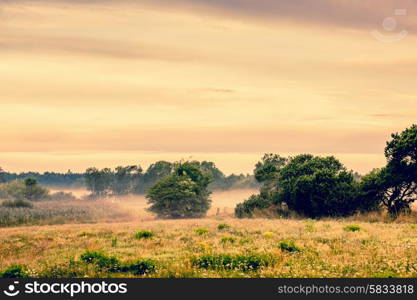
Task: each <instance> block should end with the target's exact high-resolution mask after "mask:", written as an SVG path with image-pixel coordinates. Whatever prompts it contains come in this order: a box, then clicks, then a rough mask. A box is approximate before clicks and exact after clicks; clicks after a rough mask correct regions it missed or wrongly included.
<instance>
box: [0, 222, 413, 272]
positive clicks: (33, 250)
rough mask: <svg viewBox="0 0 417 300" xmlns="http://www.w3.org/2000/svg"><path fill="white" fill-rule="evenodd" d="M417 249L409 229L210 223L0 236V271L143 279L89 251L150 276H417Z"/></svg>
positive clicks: (44, 229) (46, 229) (75, 227)
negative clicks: (149, 265) (148, 264)
mask: <svg viewBox="0 0 417 300" xmlns="http://www.w3.org/2000/svg"><path fill="white" fill-rule="evenodd" d="M219 225H220V226H219ZM351 225H354V226H351ZM139 231H150V232H152V233H153V234H154V235H153V236H151V237H148V238H146V237H145V238H137V236H136V234H137V233H138V232H139ZM145 236H146V235H145ZM416 250H417V226H416V225H415V224H409V223H401V224H400V223H395V224H386V223H365V222H356V223H355V224H352V223H351V222H348V221H333V220H332V221H312V220H269V219H251V220H237V219H233V218H219V217H212V218H207V219H199V220H169V221H159V220H151V221H143V222H127V223H99V224H66V225H53V226H31V227H15V228H3V229H0V269H5V268H7V267H9V266H10V265H14V264H19V265H23V266H24V268H25V269H26V272H27V273H28V274H30V276H35V277H36V276H38V277H39V276H41V277H125V276H127V277H132V276H134V277H138V275H134V274H132V273H128V272H124V271H109V269H108V268H107V269H106V268H97V267H96V266H95V265H91V264H85V263H82V262H81V260H80V257H81V255H82V254H83V253H85V252H87V251H98V252H100V253H102V254H103V255H105V256H107V257H115V258H117V259H118V260H119V261H120V262H122V263H125V262H131V261H138V260H139V261H140V260H142V261H147V260H148V259H152V260H153V263H154V266H155V268H156V269H155V270H153V269H152V270H151V271H150V272H149V273H145V274H144V275H141V276H147V277H417V251H416ZM225 254H228V255H229V256H227V255H226V256H225ZM221 255H223V256H221ZM199 259H200V260H199ZM239 259H240V260H239ZM230 260H231V262H229V261H230ZM236 260H237V261H238V263H237V264H234V261H236Z"/></svg>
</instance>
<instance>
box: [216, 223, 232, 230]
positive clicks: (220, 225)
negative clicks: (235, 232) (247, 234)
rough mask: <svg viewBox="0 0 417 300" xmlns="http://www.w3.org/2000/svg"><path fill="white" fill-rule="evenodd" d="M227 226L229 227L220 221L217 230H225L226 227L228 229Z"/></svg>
mask: <svg viewBox="0 0 417 300" xmlns="http://www.w3.org/2000/svg"><path fill="white" fill-rule="evenodd" d="M229 228H230V225H229V224H226V223H222V224H219V225H217V230H226V229H229Z"/></svg>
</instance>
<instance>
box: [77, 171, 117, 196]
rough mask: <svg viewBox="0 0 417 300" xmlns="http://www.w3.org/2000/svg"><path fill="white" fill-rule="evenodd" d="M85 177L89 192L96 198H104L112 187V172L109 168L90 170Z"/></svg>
mask: <svg viewBox="0 0 417 300" xmlns="http://www.w3.org/2000/svg"><path fill="white" fill-rule="evenodd" d="M84 177H85V184H86V187H87V190H89V191H91V192H92V194H93V195H94V196H103V195H105V194H107V192H108V190H109V188H110V186H111V182H112V171H111V170H110V169H109V168H104V169H103V170H98V169H96V168H88V169H87V170H86V171H85V175H84Z"/></svg>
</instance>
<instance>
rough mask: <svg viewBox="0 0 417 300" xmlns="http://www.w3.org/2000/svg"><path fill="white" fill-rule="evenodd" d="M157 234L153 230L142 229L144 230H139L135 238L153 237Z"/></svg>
mask: <svg viewBox="0 0 417 300" xmlns="http://www.w3.org/2000/svg"><path fill="white" fill-rule="evenodd" d="M154 236H155V233H153V232H152V231H148V230H142V231H138V232H136V234H135V238H137V239H138V240H141V239H145V240H146V239H151V238H153V237H154Z"/></svg>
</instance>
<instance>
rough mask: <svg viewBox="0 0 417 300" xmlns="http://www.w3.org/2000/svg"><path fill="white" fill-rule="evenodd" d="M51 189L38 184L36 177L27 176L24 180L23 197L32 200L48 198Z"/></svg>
mask: <svg viewBox="0 0 417 300" xmlns="http://www.w3.org/2000/svg"><path fill="white" fill-rule="evenodd" d="M48 195H49V191H48V190H47V189H45V188H44V187H41V186H40V185H38V181H37V180H36V179H34V178H26V179H25V181H24V189H23V198H24V199H26V200H30V201H40V200H46V199H47V198H48Z"/></svg>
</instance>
